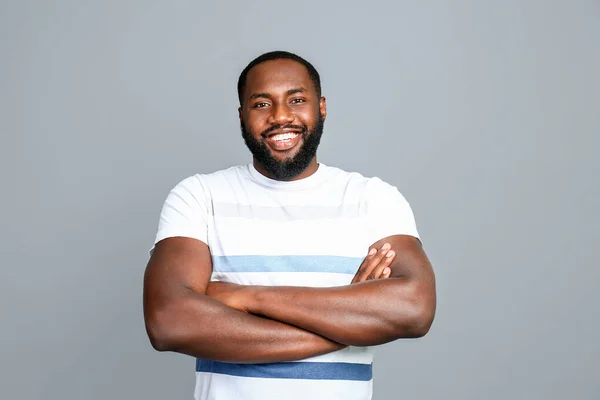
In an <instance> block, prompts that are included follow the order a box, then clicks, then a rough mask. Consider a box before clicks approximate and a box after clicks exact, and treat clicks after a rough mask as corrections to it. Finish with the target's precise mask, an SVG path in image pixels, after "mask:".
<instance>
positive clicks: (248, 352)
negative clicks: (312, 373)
mask: <svg viewBox="0 0 600 400" xmlns="http://www.w3.org/2000/svg"><path fill="white" fill-rule="evenodd" d="M211 270H212V264H211V258H210V251H209V248H208V246H207V245H206V244H204V243H203V242H201V241H199V240H196V239H191V238H183V237H174V238H168V239H164V240H162V241H160V242H159V243H158V244H157V245H156V248H155V250H154V253H153V254H152V257H151V258H150V261H149V263H148V266H147V268H146V273H145V276H144V317H145V322H146V330H147V332H148V336H149V337H150V341H151V343H152V346H153V347H154V348H155V349H156V350H159V351H175V352H179V353H184V354H188V355H191V356H194V357H199V358H204V359H210V360H218V361H227V362H236V363H266V362H279V361H293V360H299V359H303V358H307V357H310V356H315V355H319V354H325V353H329V352H332V351H335V350H339V349H341V348H343V347H345V346H343V345H340V344H338V343H335V342H333V341H331V340H329V339H326V338H324V337H321V336H319V335H317V334H314V333H311V332H307V331H305V330H303V329H301V328H297V327H293V326H289V325H287V324H285V323H282V322H278V321H273V320H269V319H265V318H261V317H258V316H254V315H249V314H247V313H244V312H240V311H237V310H234V309H232V308H230V307H227V306H225V305H224V304H222V303H220V302H218V301H216V300H214V299H211V298H210V297H208V296H206V295H205V290H206V287H207V285H208V282H209V279H210V275H211Z"/></svg>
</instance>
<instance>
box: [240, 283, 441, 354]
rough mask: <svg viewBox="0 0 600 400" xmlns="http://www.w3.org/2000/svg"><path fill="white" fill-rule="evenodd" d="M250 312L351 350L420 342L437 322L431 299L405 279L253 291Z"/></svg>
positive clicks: (250, 299) (251, 289) (257, 289)
mask: <svg viewBox="0 0 600 400" xmlns="http://www.w3.org/2000/svg"><path fill="white" fill-rule="evenodd" d="M248 289H249V291H250V294H249V299H248V305H249V307H248V310H249V311H250V312H252V313H255V314H260V315H264V316H267V317H269V318H272V319H275V320H278V321H282V322H285V323H287V324H290V325H294V326H297V327H300V328H302V329H305V330H308V331H310V332H314V333H316V334H318V335H321V336H324V337H327V338H329V339H331V340H333V341H335V342H338V343H344V344H346V345H355V346H366V345H377V344H382V343H386V342H389V341H392V340H395V339H398V338H402V337H419V336H422V335H424V334H425V333H426V332H427V330H428V329H429V325H430V323H431V320H432V318H433V315H432V311H430V310H433V307H432V304H431V299H430V298H429V297H428V296H423V295H422V293H419V289H420V288H419V287H418V285H416V284H411V283H410V282H405V281H404V280H402V278H390V279H385V280H377V281H367V282H362V283H359V284H353V285H348V286H340V287H334V288H309V287H265V286H257V287H249V288H248Z"/></svg>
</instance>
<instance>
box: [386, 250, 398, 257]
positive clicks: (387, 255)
mask: <svg viewBox="0 0 600 400" xmlns="http://www.w3.org/2000/svg"><path fill="white" fill-rule="evenodd" d="M394 254H396V253H394V250H390V251H388V252H387V254H386V255H385V256H386V257H387V258H390V257H393V256H394Z"/></svg>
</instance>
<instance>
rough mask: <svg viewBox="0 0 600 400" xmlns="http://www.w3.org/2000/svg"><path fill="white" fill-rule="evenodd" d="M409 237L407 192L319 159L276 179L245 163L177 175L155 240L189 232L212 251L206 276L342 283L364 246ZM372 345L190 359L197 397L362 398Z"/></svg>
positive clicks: (367, 388)
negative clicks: (292, 355) (264, 359)
mask: <svg viewBox="0 0 600 400" xmlns="http://www.w3.org/2000/svg"><path fill="white" fill-rule="evenodd" d="M396 234H405V235H412V236H415V237H418V233H417V229H416V226H415V220H414V217H413V213H412V210H411V208H410V206H409V204H408V202H407V201H406V200H405V199H404V197H403V196H402V195H401V194H400V192H399V191H398V190H397V189H396V188H395V187H394V186H391V185H389V184H387V183H385V182H383V181H382V180H381V179H379V178H365V177H363V176H362V175H360V174H358V173H349V172H346V171H343V170H341V169H338V168H333V167H328V166H326V165H324V164H322V163H321V164H319V168H318V169H317V171H316V172H315V173H314V174H313V175H311V176H309V177H308V178H305V179H301V180H296V181H289V182H283V181H277V180H272V179H269V178H267V177H265V176H264V175H262V174H260V173H259V172H258V171H257V170H256V169H255V168H254V166H253V165H252V164H249V165H241V166H235V167H231V168H229V169H226V170H222V171H218V172H215V173H212V174H203V175H200V174H197V175H194V176H191V177H189V178H187V179H184V180H183V181H181V182H180V183H179V184H177V185H176V186H175V187H174V188H173V189H172V190H171V192H170V193H169V195H168V197H167V199H166V201H165V204H164V206H163V209H162V212H161V216H160V221H159V227H158V233H157V235H156V240H155V243H157V242H158V241H160V240H162V239H165V238H167V237H173V236H186V237H191V238H196V239H198V240H201V241H202V242H204V243H206V244H207V245H208V246H209V248H210V252H211V255H212V263H213V273H212V278H211V280H213V281H214V280H218V281H226V282H233V283H238V284H243V285H272V286H276V285H285V286H313V287H315V286H319V287H332V286H341V285H348V284H350V282H351V280H352V278H353V276H354V274H355V273H356V271H357V269H358V266H359V265H360V263H361V262H362V259H363V258H364V257H365V255H366V253H367V251H368V247H369V246H370V245H372V244H373V243H374V242H376V241H377V240H379V239H382V238H385V237H387V236H391V235H396ZM372 361H373V353H372V349H371V348H370V347H355V346H350V347H347V348H345V349H343V350H339V351H336V352H333V353H329V354H324V355H320V356H316V357H311V358H308V359H305V360H302V361H299V362H281V363H271V364H235V363H225V362H218V361H212V360H201V359H197V360H196V389H195V398H196V399H198V400H200V399H202V400H209V399H218V400H239V399H261V400H268V399H278V400H280V399H286V400H305V399H311V400H318V399H327V400H334V399H344V400H353V399H356V400H359V399H360V400H365V399H370V398H371V395H372V383H373V379H372V378H373V372H372Z"/></svg>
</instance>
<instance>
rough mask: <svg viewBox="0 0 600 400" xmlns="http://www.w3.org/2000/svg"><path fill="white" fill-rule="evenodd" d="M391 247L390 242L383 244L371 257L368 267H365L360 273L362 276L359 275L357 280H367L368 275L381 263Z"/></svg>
mask: <svg viewBox="0 0 600 400" xmlns="http://www.w3.org/2000/svg"><path fill="white" fill-rule="evenodd" d="M390 248H391V246H390V244H389V243H385V244H384V245H383V246H381V249H379V251H378V252H377V253H376V254H375V255H373V256H372V257H371V258H370V260H369V261H368V263H367V266H366V268H364V270H363V271H362V273H361V274H360V276H359V277H358V279H357V280H356V281H357V282H364V281H366V280H367V277H368V276H369V275H370V274H371V273H372V272H373V270H374V269H375V268H376V267H377V265H379V263H381V261H382V260H383V258H384V257H385V255H386V254H387V252H388V251H389V250H390Z"/></svg>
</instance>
